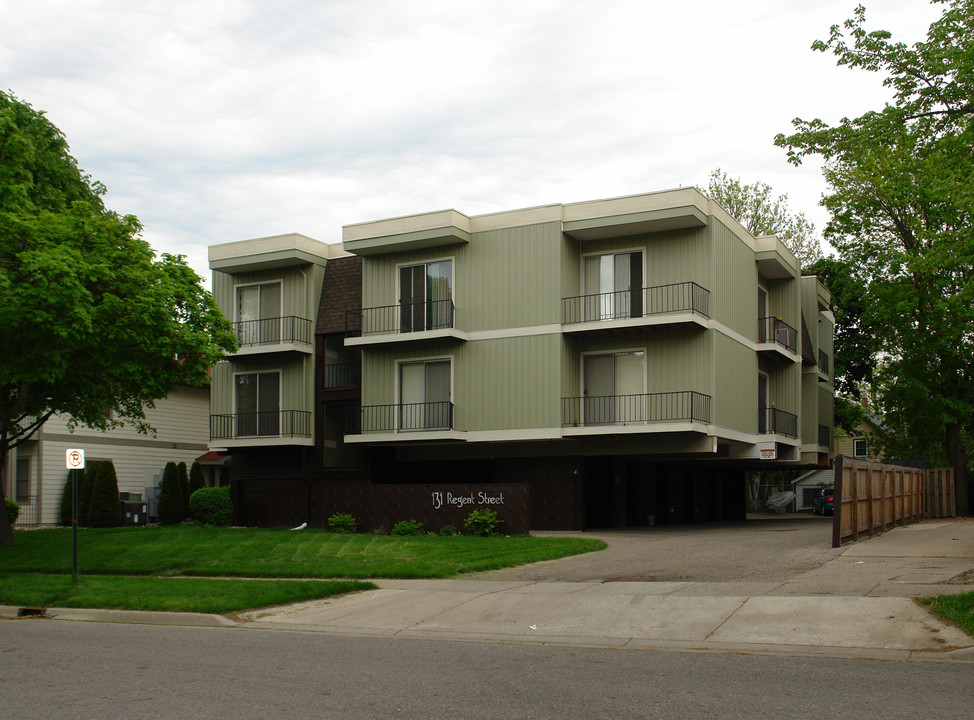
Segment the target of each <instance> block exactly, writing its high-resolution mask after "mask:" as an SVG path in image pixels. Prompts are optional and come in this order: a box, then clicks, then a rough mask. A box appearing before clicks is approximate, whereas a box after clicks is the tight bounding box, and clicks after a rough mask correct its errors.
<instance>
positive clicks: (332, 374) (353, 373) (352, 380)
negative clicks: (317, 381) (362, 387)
mask: <svg viewBox="0 0 974 720" xmlns="http://www.w3.org/2000/svg"><path fill="white" fill-rule="evenodd" d="M324 382H325V385H324V386H325V388H326V389H329V390H331V389H335V388H349V387H356V386H358V365H357V364H356V363H336V364H333V365H325V377H324Z"/></svg>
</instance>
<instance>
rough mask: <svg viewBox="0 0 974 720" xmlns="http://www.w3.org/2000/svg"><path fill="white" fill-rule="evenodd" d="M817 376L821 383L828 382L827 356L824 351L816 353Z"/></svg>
mask: <svg viewBox="0 0 974 720" xmlns="http://www.w3.org/2000/svg"><path fill="white" fill-rule="evenodd" d="M818 374H819V380H821V381H822V382H828V381H829V377H830V375H829V356H828V353H826V352H825V351H824V350H819V351H818Z"/></svg>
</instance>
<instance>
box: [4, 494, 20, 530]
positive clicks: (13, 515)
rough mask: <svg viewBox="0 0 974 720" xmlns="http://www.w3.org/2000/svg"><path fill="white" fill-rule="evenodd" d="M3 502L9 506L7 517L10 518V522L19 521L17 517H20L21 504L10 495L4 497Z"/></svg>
mask: <svg viewBox="0 0 974 720" xmlns="http://www.w3.org/2000/svg"><path fill="white" fill-rule="evenodd" d="M3 504H4V507H6V508H7V517H8V518H10V524H11V525H13V524H14V523H15V522H17V518H18V517H20V505H18V504H17V503H16V502H14V501H13V500H11V499H10V498H8V497H5V498H4V499H3Z"/></svg>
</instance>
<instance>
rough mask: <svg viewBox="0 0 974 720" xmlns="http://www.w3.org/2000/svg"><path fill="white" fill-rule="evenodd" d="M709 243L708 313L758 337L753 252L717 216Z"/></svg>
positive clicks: (756, 275) (732, 326) (738, 330)
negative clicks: (710, 255)
mask: <svg viewBox="0 0 974 720" xmlns="http://www.w3.org/2000/svg"><path fill="white" fill-rule="evenodd" d="M711 242H712V246H711V247H712V248H713V287H711V288H709V289H710V316H711V317H712V318H714V319H715V320H717V321H718V322H720V323H721V324H722V325H725V326H727V327H728V328H730V329H731V330H734V331H735V332H738V333H740V334H741V335H743V336H744V337H747V338H752V339H754V340H757V332H758V269H757V265H756V263H755V259H754V252H753V251H752V250H751V249H750V248H749V247H748V246H747V245H745V244H744V242H743V241H742V240H741V239H740V238H739V237H737V235H735V234H734V233H733V232H732V231H731V230H730V229H729V228H728V227H727V226H726V225H724V224H722V223H721V222H719V221H718V220H716V219H712V221H711Z"/></svg>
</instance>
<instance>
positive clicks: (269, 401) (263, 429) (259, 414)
mask: <svg viewBox="0 0 974 720" xmlns="http://www.w3.org/2000/svg"><path fill="white" fill-rule="evenodd" d="M235 385H236V387H235V393H234V397H235V399H236V402H237V433H236V435H237V437H252V436H264V435H267V436H273V435H279V434H280V428H281V418H280V403H281V400H280V388H281V375H280V373H276V372H268V373H242V374H240V375H237V376H236V379H235Z"/></svg>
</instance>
